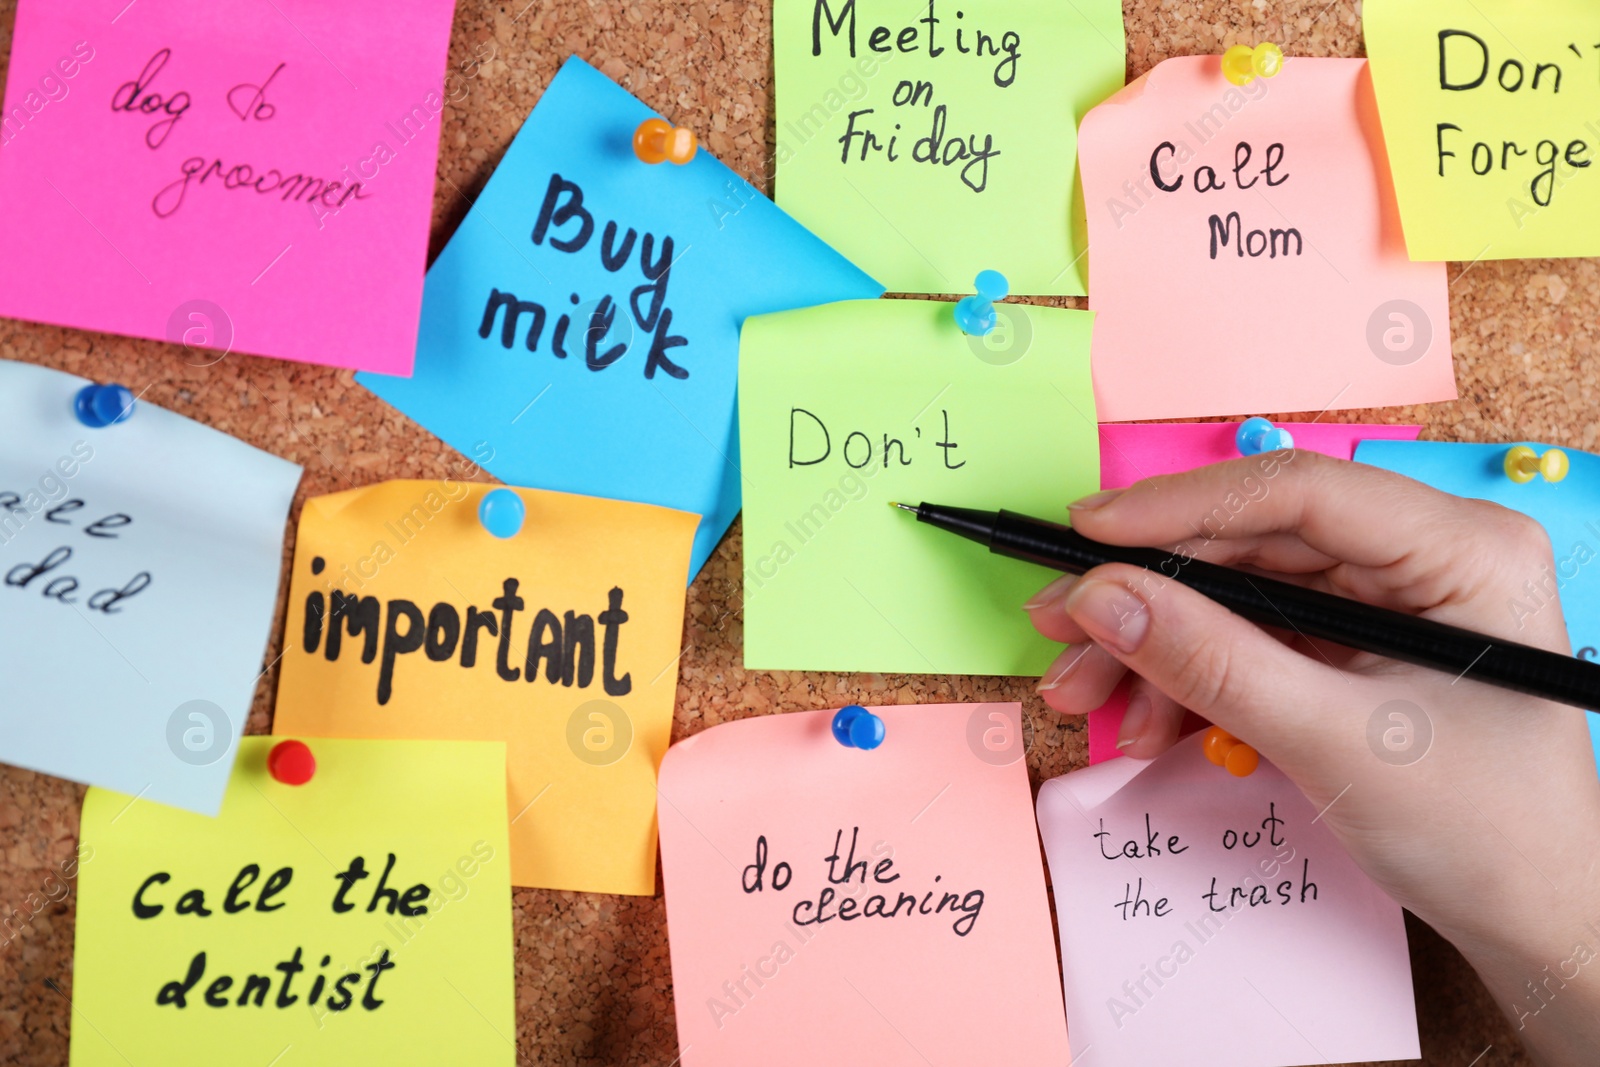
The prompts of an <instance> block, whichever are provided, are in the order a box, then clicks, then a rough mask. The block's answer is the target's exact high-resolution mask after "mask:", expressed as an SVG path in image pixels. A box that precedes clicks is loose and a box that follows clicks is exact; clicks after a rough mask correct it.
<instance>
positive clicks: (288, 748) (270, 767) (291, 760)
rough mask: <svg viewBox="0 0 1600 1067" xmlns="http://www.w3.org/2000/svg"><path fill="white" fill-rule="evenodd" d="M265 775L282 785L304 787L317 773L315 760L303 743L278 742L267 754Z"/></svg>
mask: <svg viewBox="0 0 1600 1067" xmlns="http://www.w3.org/2000/svg"><path fill="white" fill-rule="evenodd" d="M267 773H268V774H270V775H272V777H273V778H274V779H276V780H277V781H280V782H282V783H283V784H284V785H305V784H306V783H307V782H309V781H311V776H312V775H313V774H316V773H317V758H316V757H315V756H313V755H312V754H311V749H310V748H309V747H307V745H306V743H305V742H304V741H279V742H278V743H277V744H275V745H273V746H272V751H271V752H268V753H267Z"/></svg>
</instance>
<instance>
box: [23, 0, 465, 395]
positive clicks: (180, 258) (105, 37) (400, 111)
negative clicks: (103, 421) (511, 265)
mask: <svg viewBox="0 0 1600 1067" xmlns="http://www.w3.org/2000/svg"><path fill="white" fill-rule="evenodd" d="M454 9H455V5H454V0H414V2H411V3H406V4H400V5H395V4H390V3H382V2H379V0H346V2H342V3H337V4H321V3H313V2H311V0H276V2H273V3H259V2H256V0H213V2H211V3H208V4H205V5H201V6H199V7H197V6H196V5H193V4H183V3H177V2H176V0H140V2H138V3H129V2H128V0H82V2H79V3H72V4H56V3H46V2H44V0H22V3H21V5H20V7H19V9H18V12H17V20H16V31H15V36H14V45H13V47H12V51H11V64H10V71H9V74H8V80H7V85H6V99H5V113H4V115H3V116H0V204H3V205H4V206H3V208H0V212H3V220H0V232H3V233H4V234H5V235H6V239H5V241H4V244H3V246H0V315H4V316H8V317H12V318H21V319H31V320H34V321H38V322H47V323H54V324H58V325H63V326H76V327H81V328H85V329H92V330H103V331H106V332H110V333H120V334H127V335H129V336H133V337H148V338H155V339H158V340H168V341H174V342H177V343H180V344H183V345H185V346H186V348H188V349H190V350H191V351H189V352H186V353H182V354H181V355H183V357H184V358H186V359H188V360H189V361H190V362H192V363H210V362H215V361H216V360H217V359H220V358H221V357H222V355H224V354H226V353H227V352H229V351H233V352H247V353H252V354H256V355H268V356H277V357H280V358H283V359H293V360H301V361H306V362H314V363H325V364H330V365H333V366H340V367H357V368H364V369H367V370H376V371H382V372H384V373H387V374H409V373H410V370H411V360H412V356H413V353H414V351H415V348H416V339H417V320H418V314H419V311H420V307H421V300H422V280H423V271H424V268H425V265H426V263H425V260H426V256H427V242H428V225H429V220H430V216H431V213H432V204H433V177H434V165H435V161H436V159H437V150H438V141H439V127H440V124H441V121H442V112H443V110H444V107H445V102H444V99H443V86H444V66H445V55H446V49H447V47H448V44H449V37H450V21H451V17H452V15H453V13H454Z"/></svg>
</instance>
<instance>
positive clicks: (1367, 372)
mask: <svg viewBox="0 0 1600 1067" xmlns="http://www.w3.org/2000/svg"><path fill="white" fill-rule="evenodd" d="M1078 143H1079V151H1080V153H1081V157H1082V170H1083V189H1084V202H1085V204H1086V206H1087V211H1088V218H1089V247H1090V253H1089V274H1090V287H1089V292H1090V294H1091V296H1090V306H1091V307H1092V308H1093V309H1094V311H1096V312H1097V318H1096V320H1095V336H1094V373H1095V394H1096V401H1097V405H1098V408H1099V414H1100V418H1101V420H1102V421H1105V422H1127V421H1133V420H1144V419H1164V418H1190V417H1194V416H1204V415H1240V414H1255V413H1258V412H1269V411H1314V412H1321V411H1326V410H1329V409H1333V408H1367V407H1381V406H1385V405H1392V404H1414V403H1424V402H1428V401H1435V400H1453V399H1454V398H1455V396H1456V390H1455V379H1454V376H1453V372H1452V368H1451V364H1450V317H1449V304H1448V300H1447V286H1446V281H1445V270H1444V265H1443V264H1440V263H1413V262H1411V261H1410V259H1409V258H1407V255H1406V246H1405V241H1404V239H1403V237H1402V235H1401V231H1400V216H1399V213H1398V211H1397V209H1396V207H1395V202H1394V194H1393V191H1392V189H1391V188H1390V185H1389V168H1388V163H1387V160H1386V157H1385V155H1384V149H1383V143H1382V140H1381V138H1380V135H1379V127H1378V116H1377V110H1376V105H1375V104H1374V102H1373V94H1372V81H1371V78H1370V77H1369V75H1368V72H1367V66H1366V63H1365V62H1364V61H1362V60H1358V59H1305V58H1300V57H1290V59H1289V60H1288V61H1287V62H1286V63H1285V64H1284V68H1283V70H1282V72H1281V73H1279V74H1278V75H1277V76H1276V77H1273V78H1257V79H1256V80H1255V81H1253V82H1251V83H1250V84H1249V85H1247V86H1243V87H1239V86H1235V85H1232V84H1231V83H1229V82H1228V81H1227V79H1225V78H1224V77H1223V76H1222V71H1221V63H1220V60H1219V59H1218V58H1217V57H1216V56H1189V57H1184V58H1179V59H1169V60H1167V61H1166V62H1164V63H1162V64H1161V65H1160V66H1158V67H1156V68H1155V69H1154V70H1153V71H1151V72H1150V73H1149V74H1146V75H1145V76H1144V77H1143V78H1140V79H1139V80H1138V81H1136V82H1134V83H1133V84H1131V85H1129V86H1128V87H1127V88H1126V89H1124V90H1123V91H1122V92H1120V93H1118V94H1117V95H1116V96H1113V97H1112V98H1111V99H1110V100H1108V101H1106V102H1105V103H1104V104H1101V105H1100V106H1099V107H1097V108H1095V109H1094V110H1093V111H1091V112H1089V114H1088V115H1087V116H1086V117H1085V118H1084V120H1083V128H1082V130H1081V131H1080V134H1079V142H1078Z"/></svg>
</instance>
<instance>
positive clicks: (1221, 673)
mask: <svg viewBox="0 0 1600 1067" xmlns="http://www.w3.org/2000/svg"><path fill="white" fill-rule="evenodd" d="M1175 682H1176V685H1175V688H1176V689H1177V690H1178V692H1176V693H1172V694H1171V696H1172V698H1173V699H1174V700H1176V701H1177V702H1178V703H1180V704H1182V705H1183V706H1184V707H1186V708H1188V709H1189V710H1190V711H1194V712H1197V713H1199V714H1201V715H1204V714H1206V713H1207V712H1208V711H1210V710H1211V709H1212V708H1215V707H1219V706H1221V705H1224V704H1227V703H1229V702H1230V701H1231V700H1232V698H1233V693H1234V690H1235V687H1236V685H1237V674H1236V671H1235V666H1234V662H1233V653H1232V651H1231V650H1230V649H1229V648H1228V646H1227V645H1226V644H1225V643H1223V642H1221V641H1197V642H1195V643H1194V644H1192V645H1190V646H1188V647H1187V648H1186V649H1185V650H1184V651H1183V659H1182V661H1181V663H1180V664H1179V666H1178V671H1177V673H1176V675H1175Z"/></svg>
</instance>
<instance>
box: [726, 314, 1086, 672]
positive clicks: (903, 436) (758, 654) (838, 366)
mask: <svg viewBox="0 0 1600 1067" xmlns="http://www.w3.org/2000/svg"><path fill="white" fill-rule="evenodd" d="M998 310H999V312H1000V325H999V327H998V328H997V329H996V330H995V332H994V333H993V334H991V335H990V336H989V337H988V338H985V339H981V340H980V339H978V338H970V337H967V336H966V335H965V334H963V333H962V332H961V331H960V330H959V329H957V327H956V325H955V321H954V318H953V315H952V305H950V304H947V303H939V302H934V301H926V300H858V301H848V302H845V303H838V304H825V305H823V306H821V307H815V308H806V309H803V310H800V311H789V312H784V313H781V314H776V315H758V316H755V317H752V318H749V319H747V320H745V324H744V331H743V333H742V335H741V337H740V346H739V409H740V416H739V428H740V429H739V444H740V453H741V457H742V458H741V464H742V468H743V471H742V473H743V482H744V583H745V584H744V598H745V599H744V603H745V613H744V627H745V650H744V652H745V666H746V667H750V668H755V669H763V670H826V671H884V672H904V673H910V674H1004V675H1020V674H1038V673H1040V672H1041V671H1043V670H1044V668H1045V667H1046V666H1048V665H1049V663H1050V661H1051V659H1052V657H1054V656H1055V655H1056V653H1057V652H1059V651H1060V646H1057V645H1053V644H1051V643H1050V642H1049V641H1046V640H1045V639H1044V638H1042V637H1040V636H1039V635H1038V633H1036V632H1035V631H1034V629H1033V627H1032V626H1030V625H1029V624H1028V619H1027V616H1026V615H1024V614H1023V612H1022V605H1023V603H1024V602H1025V601H1026V600H1027V599H1028V598H1029V597H1030V596H1032V595H1033V594H1034V593H1036V592H1037V591H1038V590H1039V589H1040V588H1041V587H1042V586H1043V585H1044V584H1045V583H1046V582H1048V581H1050V580H1051V579H1052V578H1054V577H1055V574H1054V573H1053V572H1051V571H1049V570H1047V569H1045V568H1042V567H1037V566H1034V565H1032V564H1027V563H1020V562H1017V561H1016V560H1010V559H1005V558H1003V557H1000V556H995V555H991V554H990V553H989V551H988V550H987V549H986V548H985V547H984V546H982V545H979V544H976V543H974V542H972V541H967V540H963V539H962V538H959V537H957V536H955V535H953V534H949V533H945V532H944V531H941V530H938V529H935V528H933V527H931V526H924V525H922V524H920V523H918V522H917V521H916V519H915V518H914V517H913V516H912V515H911V514H910V513H908V512H904V511H899V510H896V509H891V508H890V507H888V506H887V505H888V504H889V503H890V502H891V501H900V502H903V503H908V504H918V503H922V502H924V501H926V502H930V503H935V504H949V505H955V506H960V507H973V508H989V509H994V510H998V509H1000V508H1007V509H1010V510H1013V511H1020V512H1023V513H1024V514H1032V515H1037V516H1040V517H1043V518H1053V519H1056V520H1058V521H1064V520H1065V518H1066V515H1067V511H1066V506H1067V504H1068V503H1070V502H1071V501H1073V500H1076V499H1078V498H1079V497H1081V496H1084V495H1086V494H1088V493H1092V492H1094V491H1095V490H1096V489H1098V488H1099V479H1100V447H1099V433H1098V428H1097V426H1096V423H1095V409H1094V389H1093V386H1092V384H1091V381H1090V376H1089V335H1090V332H1091V327H1092V324H1093V321H1094V317H1093V314H1092V313H1090V312H1087V311H1066V310H1061V309H1058V308H1047V307H1033V306H1024V305H1020V304H1001V305H999V306H998Z"/></svg>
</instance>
